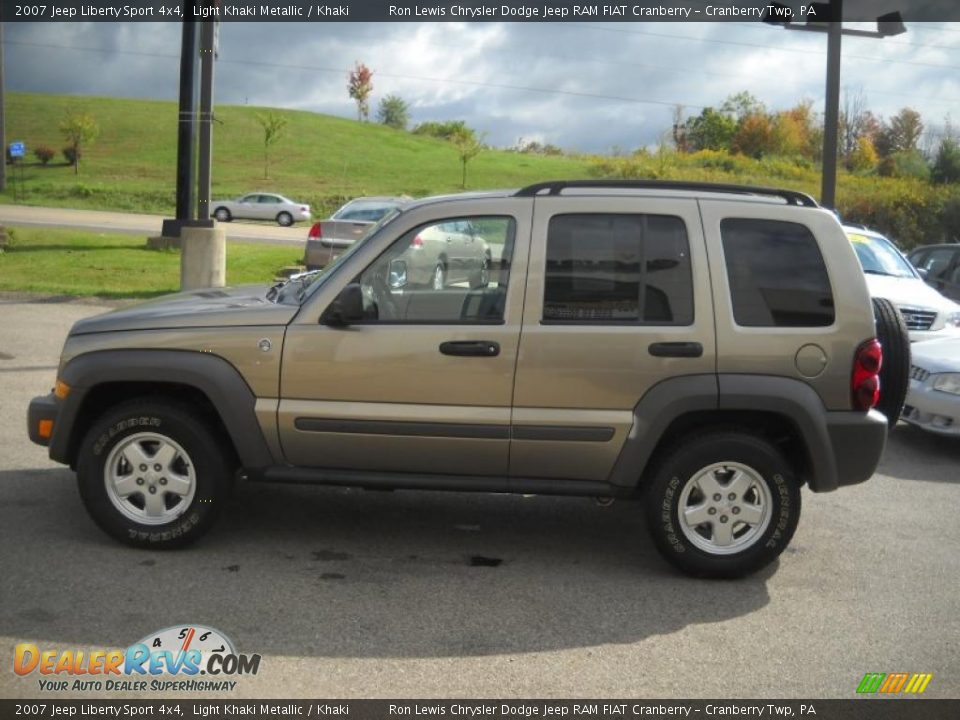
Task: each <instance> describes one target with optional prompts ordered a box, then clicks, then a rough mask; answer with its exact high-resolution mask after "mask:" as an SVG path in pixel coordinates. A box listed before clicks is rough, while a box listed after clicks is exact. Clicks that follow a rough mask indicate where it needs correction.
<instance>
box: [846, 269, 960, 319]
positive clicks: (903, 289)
mask: <svg viewBox="0 0 960 720" xmlns="http://www.w3.org/2000/svg"><path fill="white" fill-rule="evenodd" d="M865 276H866V278H867V287H868V288H869V289H870V296H871V297H877V298H886V299H887V300H889V301H890V302H892V303H893V304H894V305H897V306H900V305H904V306H907V307H918V308H921V307H922V308H930V309H931V310H937V311H938V312H940V313H951V312H960V305H957V303H955V302H953V300H950V299H949V298H945V297H944V296H943V295H941V294H940V293H938V292H937V291H936V290H934V289H933V288H932V287H930V286H929V285H927V284H926V283H925V282H924V281H923V280H921V279H920V278H900V277H889V276H887V275H873V274H870V273H866V275H865Z"/></svg>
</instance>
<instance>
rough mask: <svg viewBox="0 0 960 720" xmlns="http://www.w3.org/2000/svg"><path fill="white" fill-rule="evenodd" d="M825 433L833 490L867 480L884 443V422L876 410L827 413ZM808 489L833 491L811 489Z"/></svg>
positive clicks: (830, 488)
mask: <svg viewBox="0 0 960 720" xmlns="http://www.w3.org/2000/svg"><path fill="white" fill-rule="evenodd" d="M826 429H827V435H828V436H829V438H830V446H831V447H832V449H833V460H834V465H835V467H836V487H841V486H843V485H856V484H858V483H862V482H864V481H865V480H868V479H870V477H871V476H872V475H873V473H874V472H875V471H876V469H877V465H879V464H880V458H881V457H882V456H883V449H884V447H885V446H886V443H887V419H886V418H885V417H884V416H883V415H882V414H880V413H879V412H877V411H876V410H871V411H870V412H868V413H859V412H830V413H827V422H826ZM853 448H856V451H854V450H853ZM811 489H812V490H815V491H824V490H833V489H835V488H834V487H829V486H821V487H817V486H814V485H811Z"/></svg>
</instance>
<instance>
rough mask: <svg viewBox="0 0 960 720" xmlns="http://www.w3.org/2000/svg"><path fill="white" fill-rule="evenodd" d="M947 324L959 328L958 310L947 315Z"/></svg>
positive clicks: (959, 317) (959, 315) (959, 313)
mask: <svg viewBox="0 0 960 720" xmlns="http://www.w3.org/2000/svg"><path fill="white" fill-rule="evenodd" d="M947 326H948V327H955V328H960V312H952V313H949V314H948V315H947Z"/></svg>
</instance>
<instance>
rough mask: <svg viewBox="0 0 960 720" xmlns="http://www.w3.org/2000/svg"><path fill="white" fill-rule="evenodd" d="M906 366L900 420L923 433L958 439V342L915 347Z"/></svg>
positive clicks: (959, 347)
mask: <svg viewBox="0 0 960 720" xmlns="http://www.w3.org/2000/svg"><path fill="white" fill-rule="evenodd" d="M910 362H911V365H910V389H909V390H908V391H907V403H906V405H905V406H904V408H903V415H902V416H901V417H902V418H903V419H904V420H906V421H907V422H908V423H910V424H911V425H916V426H917V427H919V428H922V429H923V430H928V431H929V432H933V433H937V434H939V435H953V436H954V437H960V339H956V338H950V339H946V340H930V341H929V342H923V343H915V344H914V345H913V347H912V348H911V361H910Z"/></svg>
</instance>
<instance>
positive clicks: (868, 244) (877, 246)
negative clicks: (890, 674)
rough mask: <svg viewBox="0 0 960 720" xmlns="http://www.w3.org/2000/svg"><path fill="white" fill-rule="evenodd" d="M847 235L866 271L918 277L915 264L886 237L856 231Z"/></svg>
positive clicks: (893, 275) (877, 273) (902, 276)
mask: <svg viewBox="0 0 960 720" xmlns="http://www.w3.org/2000/svg"><path fill="white" fill-rule="evenodd" d="M847 237H849V238H850V242H851V243H853V249H854V250H856V251H857V258H858V259H859V260H860V265H861V267H863V271H864V272H865V273H870V274H871V275H889V276H891V277H901V278H915V277H917V275H916V273H915V272H914V271H913V266H912V265H910V263H909V262H908V261H907V259H906V258H905V257H903V255H901V254H900V251H899V250H897V248H895V247H894V245H893V243H891V242H890V241H889V240H887V239H886V238H884V237H878V236H875V235H861V234H860V233H854V232H848V233H847Z"/></svg>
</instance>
